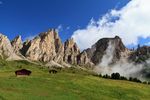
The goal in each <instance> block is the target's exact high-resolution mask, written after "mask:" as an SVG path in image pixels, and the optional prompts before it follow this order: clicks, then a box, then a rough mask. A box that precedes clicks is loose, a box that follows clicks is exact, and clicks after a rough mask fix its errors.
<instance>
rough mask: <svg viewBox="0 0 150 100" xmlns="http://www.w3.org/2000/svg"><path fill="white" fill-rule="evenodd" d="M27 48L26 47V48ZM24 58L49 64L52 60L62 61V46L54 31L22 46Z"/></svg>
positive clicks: (45, 33)
mask: <svg viewBox="0 0 150 100" xmlns="http://www.w3.org/2000/svg"><path fill="white" fill-rule="evenodd" d="M25 45H26V46H27V47H26V46H25ZM24 48H26V49H27V50H26V52H25V54H24V55H25V57H26V58H28V59H30V60H32V61H42V62H49V61H52V60H56V61H57V62H58V61H60V62H61V61H62V60H63V56H59V55H62V52H63V49H62V48H63V44H62V43H61V40H60V38H59V36H58V33H57V32H56V31H55V29H51V30H49V31H48V32H43V33H41V34H40V35H39V36H37V37H35V38H34V39H33V40H31V41H30V42H29V43H25V44H24Z"/></svg>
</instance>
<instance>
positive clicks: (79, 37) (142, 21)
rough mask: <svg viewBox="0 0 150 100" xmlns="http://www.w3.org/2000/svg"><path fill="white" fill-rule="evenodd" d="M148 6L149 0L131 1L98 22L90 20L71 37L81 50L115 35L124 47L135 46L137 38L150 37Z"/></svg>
mask: <svg viewBox="0 0 150 100" xmlns="http://www.w3.org/2000/svg"><path fill="white" fill-rule="evenodd" d="M149 4H150V0H131V1H130V2H129V3H128V4H127V5H126V6H124V7H123V8H122V9H120V10H115V9H112V10H111V11H110V12H108V13H107V14H105V15H104V16H103V17H102V18H100V19H99V20H98V21H94V20H93V19H92V20H91V21H90V23H89V24H88V25H87V27H86V28H85V29H78V30H76V31H75V32H74V33H73V35H72V37H73V38H74V39H75V41H76V42H77V44H78V45H79V47H80V48H81V49H82V50H83V49H85V48H89V47H91V45H93V44H94V43H95V42H96V41H98V40H99V39H100V38H103V37H114V36H115V35H118V36H120V37H121V38H122V40H123V42H124V44H125V45H131V44H133V45H137V44H138V38H139V37H142V38H146V37H149V36H150V6H149ZM115 19H117V20H115ZM112 20H113V21H112Z"/></svg>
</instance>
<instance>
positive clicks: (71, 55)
mask: <svg viewBox="0 0 150 100" xmlns="http://www.w3.org/2000/svg"><path fill="white" fill-rule="evenodd" d="M79 54H80V50H79V48H78V46H77V44H76V43H75V42H74V40H73V38H71V39H68V40H67V41H66V42H65V43H64V61H65V62H66V63H70V64H77V56H78V55H79Z"/></svg>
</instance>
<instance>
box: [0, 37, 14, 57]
mask: <svg viewBox="0 0 150 100" xmlns="http://www.w3.org/2000/svg"><path fill="white" fill-rule="evenodd" d="M12 53H13V48H12V46H11V43H10V40H9V39H8V38H7V36H5V35H3V34H0V56H1V58H4V57H5V58H7V57H9V56H10V55H11V54H12Z"/></svg>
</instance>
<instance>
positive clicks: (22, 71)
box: [15, 69, 31, 76]
mask: <svg viewBox="0 0 150 100" xmlns="http://www.w3.org/2000/svg"><path fill="white" fill-rule="evenodd" d="M15 74H16V76H18V75H19V76H20V75H25V76H29V75H30V74H31V71H30V70H27V69H21V70H17V71H15Z"/></svg>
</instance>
